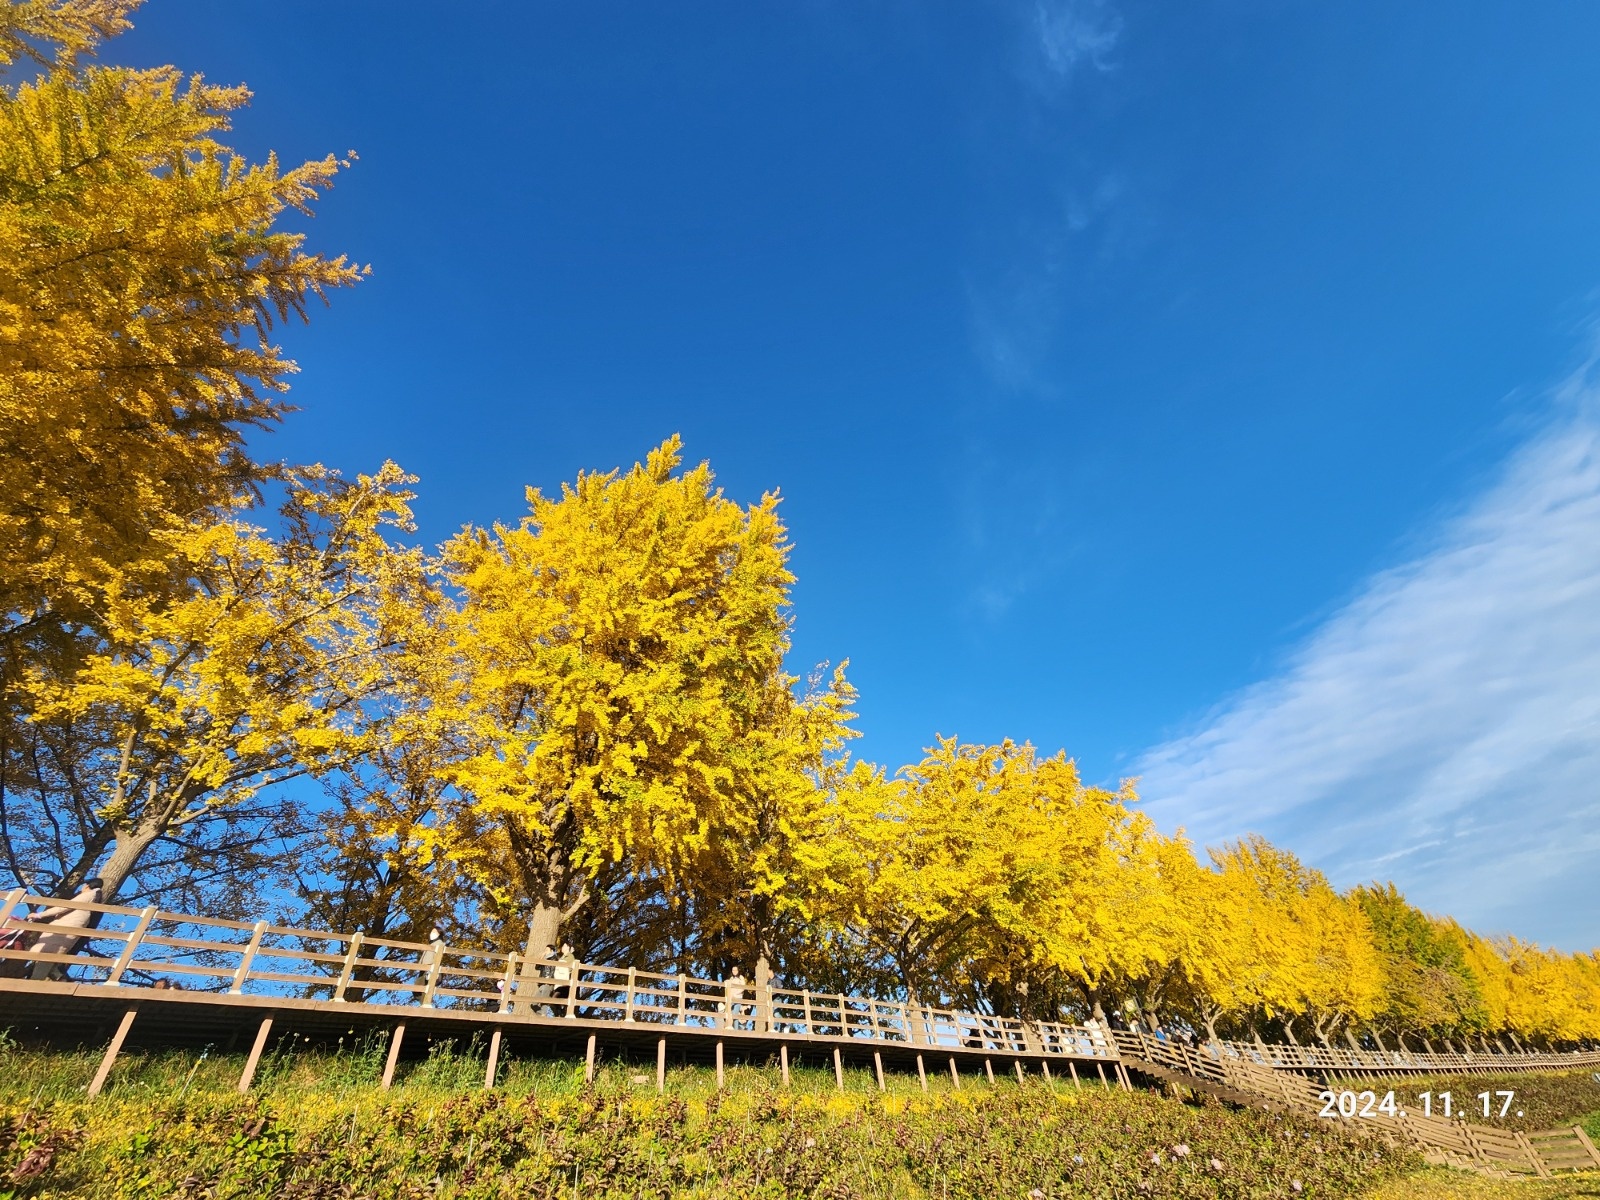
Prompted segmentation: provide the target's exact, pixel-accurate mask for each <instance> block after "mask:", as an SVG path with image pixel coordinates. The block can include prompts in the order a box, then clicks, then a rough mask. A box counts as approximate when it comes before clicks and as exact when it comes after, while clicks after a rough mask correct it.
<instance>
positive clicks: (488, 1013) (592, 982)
mask: <svg viewBox="0 0 1600 1200" xmlns="http://www.w3.org/2000/svg"><path fill="white" fill-rule="evenodd" d="M47 905H55V906H60V907H63V908H67V909H71V910H75V911H79V912H84V911H87V912H89V913H91V914H95V915H96V919H97V920H98V922H99V924H98V926H97V927H96V928H93V929H89V928H65V927H63V926H61V925H58V924H47V923H43V922H38V921H31V920H29V919H28V916H27V914H28V911H29V908H30V906H32V907H38V906H47ZM15 930H24V931H27V932H28V933H31V934H32V935H33V942H32V945H31V946H30V947H29V948H23V949H12V950H0V976H4V975H8V974H9V975H11V976H13V977H14V976H16V975H19V974H21V973H22V970H23V968H24V967H27V966H29V965H30V964H31V965H32V967H33V968H35V969H43V970H52V971H54V972H56V973H58V974H64V973H66V972H71V973H72V975H73V976H74V977H75V981H76V982H78V983H79V984H85V985H90V986H93V987H97V988H106V989H112V988H131V987H150V986H156V985H159V984H161V983H162V982H163V981H164V982H165V983H166V984H167V985H168V986H181V987H183V988H186V989H190V990H198V991H203V992H209V993H213V994H216V995H218V996H219V997H226V996H272V997H284V998H291V997H292V998H299V999H311V1000H316V999H320V1000H324V1001H332V1002H334V1003H345V1004H357V1003H359V1004H363V1005H387V1006H392V1007H394V1008H396V1009H411V1010H415V1009H419V1008H420V1009H440V1010H449V1011H454V1012H461V1013H481V1014H483V1016H484V1017H485V1018H486V1019H491V1020H492V1019H493V1018H494V1016H495V1015H497V1014H501V1015H506V1016H512V1017H515V1016H524V1017H526V1016H537V1017H543V1018H566V1019H573V1020H584V1021H606V1022H622V1023H625V1024H630V1025H645V1026H659V1027H664V1028H676V1029H687V1030H723V1031H748V1032H752V1033H757V1034H762V1035H766V1036H775V1037H783V1038H789V1037H793V1038H828V1039H851V1040H861V1041H867V1042H873V1043H879V1044H883V1045H901V1046H904V1047H907V1048H917V1047H934V1048H947V1049H952V1050H977V1051H993V1052H1000V1053H1013V1054H1020V1055H1026V1056H1029V1057H1041V1058H1048V1057H1057V1056H1059V1057H1061V1058H1067V1059H1073V1058H1076V1059H1101V1060H1106V1061H1112V1060H1116V1059H1118V1058H1119V1057H1120V1056H1121V1055H1120V1054H1119V1050H1118V1047H1119V1046H1121V1047H1123V1050H1124V1051H1125V1052H1126V1053H1127V1054H1128V1055H1131V1056H1136V1057H1142V1058H1144V1059H1145V1060H1146V1061H1151V1062H1158V1063H1161V1064H1163V1065H1168V1066H1171V1067H1173V1068H1174V1069H1179V1070H1183V1071H1186V1072H1188V1073H1190V1074H1192V1075H1196V1076H1200V1077H1206V1078H1216V1079H1219V1080H1220V1079H1222V1078H1223V1075H1224V1073H1225V1069H1226V1067H1227V1066H1228V1064H1229V1063H1246V1062H1248V1063H1255V1064H1257V1065H1259V1066H1262V1067H1265V1068H1270V1069H1273V1070H1279V1071H1296V1072H1316V1073H1321V1074H1335V1075H1360V1074H1365V1073H1393V1072H1424V1071H1459V1070H1463V1069H1483V1068H1495V1067H1498V1068H1502V1069H1507V1070H1510V1069H1518V1070H1525V1069H1530V1068H1532V1069H1538V1068H1558V1067H1572V1066H1580V1065H1586V1064H1589V1063H1600V1054H1594V1053H1590V1054H1580V1055H1573V1054H1539V1053H1535V1054H1462V1053H1449V1054H1443V1053H1441V1054H1413V1053H1410V1052H1406V1051H1382V1052H1380V1051H1376V1050H1362V1051H1354V1050H1328V1049H1323V1048H1313V1047H1304V1046H1278V1045H1273V1046H1267V1045H1261V1044H1252V1043H1245V1042H1212V1043H1205V1044H1202V1045H1198V1046H1195V1045H1188V1044H1185V1043H1183V1042H1179V1041H1176V1040H1166V1039H1162V1038H1156V1037H1152V1036H1150V1035H1148V1034H1143V1033H1129V1032H1113V1031H1111V1030H1104V1029H1101V1028H1099V1027H1096V1026H1084V1025H1073V1024H1066V1023H1057V1022H1037V1021H1020V1020H1016V1019H1013V1018H1008V1017H996V1016H990V1015H987V1014H982V1013H970V1012H961V1011H959V1010H955V1009H944V1008H932V1007H927V1006H923V1005H915V1004H909V1003H907V1002H905V1001H901V1000H880V999H875V998H872V997H865V996H847V995H839V994H833V993H823V992H810V991H805V990H802V989H795V988H783V987H774V988H769V989H766V990H765V991H761V990H758V989H756V988H755V987H754V986H753V985H752V984H749V983H737V982H736V983H732V984H730V983H728V982H726V981H723V980H715V979H703V978H699V977H696V976H691V975H671V974H664V973H661V972H655V971H643V970H639V969H637V968H634V967H617V966H607V965H603V964H595V963H580V962H575V961H571V960H565V961H562V960H553V961H545V960H529V959H526V958H524V957H522V956H520V955H518V954H516V953H499V952H495V951H487V950H470V949H462V948H459V947H453V946H447V945H443V944H439V945H428V944H426V943H420V942H408V941H402V940H398V939H394V938H382V937H369V936H367V935H364V934H360V933H355V934H341V933H328V932H324V931H319V930H312V929H299V928H295V927H292V926H282V925H273V924H269V923H268V922H265V921H257V922H254V923H250V922H244V921H230V920H224V919H221V918H217V917H203V916H196V915H193V914H188V913H171V912H164V911H162V910H160V909H158V908H153V907H151V908H130V907H126V906H122V905H116V904H100V903H91V902H88V901H81V900H53V899H49V898H47V897H42V896H34V895H30V894H28V893H26V892H24V891H22V890H20V889H18V890H16V891H13V892H10V893H9V894H7V895H6V896H5V897H4V898H3V899H0V935H3V934H4V933H5V932H8V931H15ZM3 985H4V980H3V979H0V986H3Z"/></svg>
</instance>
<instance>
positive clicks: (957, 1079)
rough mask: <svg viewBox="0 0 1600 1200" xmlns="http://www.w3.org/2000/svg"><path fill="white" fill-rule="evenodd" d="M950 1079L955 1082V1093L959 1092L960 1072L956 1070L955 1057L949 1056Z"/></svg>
mask: <svg viewBox="0 0 1600 1200" xmlns="http://www.w3.org/2000/svg"><path fill="white" fill-rule="evenodd" d="M950 1078H951V1079H953V1080H955V1085H956V1091H958V1092H959V1091H960V1090H961V1072H960V1071H958V1070H956V1056H955V1055H954V1054H952V1055H951V1056H950Z"/></svg>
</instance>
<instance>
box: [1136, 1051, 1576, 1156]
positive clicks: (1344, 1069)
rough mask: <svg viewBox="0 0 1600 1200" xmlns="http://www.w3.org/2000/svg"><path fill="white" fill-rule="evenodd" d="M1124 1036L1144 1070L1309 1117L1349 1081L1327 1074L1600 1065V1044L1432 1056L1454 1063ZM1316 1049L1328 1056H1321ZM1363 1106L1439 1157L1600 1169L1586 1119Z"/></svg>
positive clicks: (1366, 1123)
mask: <svg viewBox="0 0 1600 1200" xmlns="http://www.w3.org/2000/svg"><path fill="white" fill-rule="evenodd" d="M1114 1037H1115V1040H1116V1044H1117V1051H1118V1054H1119V1056H1120V1058H1121V1060H1122V1063H1123V1065H1124V1066H1125V1067H1126V1068H1128V1069H1130V1070H1132V1071H1134V1072H1136V1073H1138V1074H1142V1075H1145V1076H1148V1077H1150V1078H1153V1079H1159V1080H1162V1081H1164V1082H1166V1083H1170V1084H1177V1085H1179V1086H1181V1087H1187V1088H1190V1089H1191V1090H1193V1091H1198V1092H1205V1093H1207V1094H1209V1095H1213V1096H1216V1097H1218V1098H1219V1099H1222V1100H1227V1101H1229V1102H1230V1103H1234V1104H1244V1105H1249V1106H1252V1107H1260V1108H1266V1109H1271V1110H1274V1111H1278V1112H1296V1113H1300V1114H1301V1115H1303V1116H1319V1115H1322V1114H1323V1113H1325V1112H1326V1111H1327V1109H1328V1105H1327V1103H1326V1099H1325V1097H1326V1094H1327V1093H1328V1092H1329V1091H1332V1092H1334V1093H1337V1092H1339V1091H1340V1090H1342V1089H1341V1088H1340V1087H1339V1086H1338V1085H1337V1084H1336V1083H1335V1084H1329V1083H1327V1082H1325V1081H1326V1080H1327V1078H1328V1076H1329V1074H1330V1073H1331V1072H1333V1071H1337V1072H1339V1073H1341V1074H1344V1075H1380V1076H1385V1077H1394V1076H1400V1077H1404V1076H1405V1075H1408V1074H1415V1073H1418V1072H1420V1071H1423V1070H1426V1071H1427V1072H1428V1073H1429V1074H1433V1073H1445V1074H1450V1073H1457V1072H1466V1071H1474V1072H1491V1071H1492V1072H1494V1073H1496V1074H1498V1073H1500V1072H1525V1071H1550V1070H1572V1069H1573V1068H1574V1067H1592V1066H1595V1065H1597V1064H1600V1054H1595V1053H1587V1054H1568V1055H1562V1054H1531V1055H1530V1054H1495V1055H1487V1054H1485V1055H1463V1054H1456V1055H1430V1056H1427V1057H1430V1058H1442V1059H1451V1060H1455V1061H1453V1062H1449V1063H1446V1064H1432V1063H1430V1064H1428V1065H1426V1066H1425V1067H1423V1066H1418V1067H1413V1066H1411V1065H1409V1064H1404V1065H1398V1066H1389V1065H1376V1066H1374V1065H1368V1062H1358V1061H1355V1060H1371V1059H1374V1058H1377V1057H1379V1056H1377V1055H1373V1054H1361V1053H1359V1052H1355V1051H1322V1050H1311V1051H1307V1050H1305V1049H1304V1048H1302V1047H1283V1046H1251V1045H1245V1044H1242V1043H1237V1042H1234V1043H1227V1042H1224V1043H1214V1044H1211V1045H1207V1046H1199V1047H1195V1046H1187V1045H1183V1044H1181V1043H1173V1042H1169V1041H1166V1040H1164V1039H1161V1038H1155V1037H1151V1036H1150V1035H1148V1034H1142V1033H1131V1032H1118V1033H1116V1034H1115V1035H1114ZM1385 1057H1387V1056H1385ZM1417 1057H1423V1056H1417ZM1315 1058H1320V1059H1322V1060H1323V1061H1322V1062H1318V1063H1316V1064H1315V1065H1314V1064H1313V1061H1312V1060H1313V1059H1315ZM1471 1060H1476V1061H1471ZM1374 1099H1376V1097H1374ZM1463 1099H1465V1097H1463ZM1362 1111H1363V1112H1364V1115H1359V1116H1356V1117H1353V1118H1349V1120H1351V1121H1353V1123H1354V1124H1355V1125H1356V1126H1357V1128H1360V1129H1363V1130H1364V1131H1366V1132H1368V1133H1371V1134H1373V1135H1375V1136H1379V1137H1383V1138H1386V1139H1387V1140H1389V1141H1391V1142H1399V1143H1404V1144H1408V1145H1411V1146H1414V1147H1416V1148H1417V1149H1418V1150H1419V1151H1420V1152H1421V1153H1422V1155H1423V1157H1424V1158H1426V1159H1427V1160H1428V1161H1429V1162H1432V1163H1437V1164H1440V1165H1444V1166H1452V1167H1462V1168H1466V1169H1468V1170H1473V1171H1478V1172H1480V1173H1482V1174H1487V1175H1494V1176H1499V1177H1512V1176H1538V1177H1540V1178H1546V1179H1547V1178H1549V1177H1551V1176H1552V1175H1555V1174H1558V1173H1562V1172H1568V1171H1594V1170H1600V1150H1597V1149H1596V1148H1595V1145H1594V1143H1593V1142H1591V1141H1590V1140H1589V1136H1588V1135H1587V1134H1586V1133H1585V1132H1584V1131H1583V1128H1582V1127H1581V1126H1578V1125H1571V1126H1567V1127H1566V1128H1563V1129H1549V1130H1544V1131H1541V1132H1538V1133H1522V1132H1521V1131H1519V1130H1513V1129H1501V1128H1497V1127H1494V1126H1491V1125H1479V1124H1468V1123H1467V1122H1466V1121H1464V1120H1460V1119H1455V1120H1451V1119H1448V1118H1446V1117H1440V1116H1431V1115H1427V1114H1425V1113H1421V1112H1406V1111H1405V1110H1404V1109H1401V1108H1398V1107H1397V1110H1396V1111H1395V1112H1394V1113H1386V1112H1384V1111H1381V1110H1379V1109H1377V1108H1375V1107H1372V1106H1370V1105H1369V1106H1366V1107H1365V1108H1364V1109H1363V1110H1362ZM1339 1119H1341V1120H1343V1119H1346V1118H1343V1117H1341V1118H1339Z"/></svg>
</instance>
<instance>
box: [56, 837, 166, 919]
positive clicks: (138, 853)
mask: <svg viewBox="0 0 1600 1200" xmlns="http://www.w3.org/2000/svg"><path fill="white" fill-rule="evenodd" d="M160 836H161V830H160V829H158V828H140V829H132V830H128V831H127V832H125V833H121V832H119V833H118V834H117V840H116V842H115V844H114V845H113V846H112V847H111V857H109V858H107V859H106V861H105V865H104V866H103V867H101V868H100V870H99V871H98V872H95V871H89V872H88V873H87V874H86V875H85V878H88V877H89V876H90V875H94V874H98V875H99V876H100V878H101V879H103V880H105V886H104V887H103V888H101V890H100V898H101V899H102V900H103V901H105V902H106V903H107V904H111V903H113V902H114V901H115V900H116V898H117V892H118V891H120V890H121V888H122V885H123V884H124V883H126V882H127V881H128V876H129V875H131V874H133V869H134V867H136V866H138V865H139V860H140V859H141V858H143V857H144V852H145V851H146V850H148V849H150V847H151V846H153V845H155V841H156V839H157V838H158V837H160ZM76 882H78V883H81V882H82V880H81V879H80V880H78V881H76Z"/></svg>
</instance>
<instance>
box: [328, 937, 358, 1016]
mask: <svg viewBox="0 0 1600 1200" xmlns="http://www.w3.org/2000/svg"><path fill="white" fill-rule="evenodd" d="M360 954H361V934H360V933H352V934H351V935H350V949H349V950H348V951H347V952H346V953H345V956H344V967H343V968H342V969H341V970H340V971H339V982H338V983H337V984H335V985H334V989H333V1002H334V1003H335V1004H343V1003H344V990H345V988H347V987H349V986H350V973H351V972H352V971H354V970H355V969H356V959H357V958H358V957H359V956H360Z"/></svg>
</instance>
